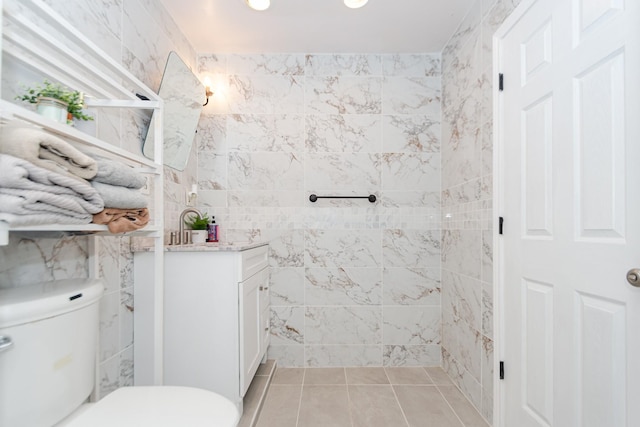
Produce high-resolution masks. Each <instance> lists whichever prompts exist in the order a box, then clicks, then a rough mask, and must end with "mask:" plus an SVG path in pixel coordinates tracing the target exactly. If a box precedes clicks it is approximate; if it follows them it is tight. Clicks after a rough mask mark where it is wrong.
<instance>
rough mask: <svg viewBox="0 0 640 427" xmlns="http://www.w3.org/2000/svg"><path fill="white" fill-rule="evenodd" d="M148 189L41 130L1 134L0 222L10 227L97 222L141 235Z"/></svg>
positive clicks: (128, 173)
mask: <svg viewBox="0 0 640 427" xmlns="http://www.w3.org/2000/svg"><path fill="white" fill-rule="evenodd" d="M89 180H90V181H89ZM144 183H145V180H144V177H143V176H141V175H140V174H138V173H136V172H134V171H133V170H132V169H131V168H130V167H128V166H126V165H122V164H119V163H117V162H113V161H110V160H106V159H98V160H95V159H93V158H91V157H90V156H87V155H86V154H84V153H82V152H80V151H78V150H77V149H75V148H74V147H73V146H72V145H70V144H69V143H67V142H66V141H64V140H62V139H60V138H58V137H56V136H54V135H51V134H49V133H46V132H44V131H42V130H39V129H35V128H31V127H24V126H20V125H7V126H4V127H1V128H0V220H1V221H6V222H7V223H9V224H10V225H11V226H26V225H43V224H88V223H91V222H92V221H93V222H94V223H96V224H107V226H108V227H109V230H110V231H111V232H114V233H119V232H125V231H132V230H137V229H139V228H141V227H144V226H145V225H146V224H147V223H148V222H149V212H148V210H147V209H146V206H147V200H146V198H145V197H144V196H142V194H140V192H139V191H138V189H139V188H141V187H142V186H143V185H144ZM111 208H115V209H111Z"/></svg>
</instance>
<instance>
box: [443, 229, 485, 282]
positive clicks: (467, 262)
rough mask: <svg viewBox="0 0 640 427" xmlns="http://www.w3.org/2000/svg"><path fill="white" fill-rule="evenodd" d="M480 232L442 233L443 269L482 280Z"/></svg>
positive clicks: (450, 231)
mask: <svg viewBox="0 0 640 427" xmlns="http://www.w3.org/2000/svg"><path fill="white" fill-rule="evenodd" d="M480 234H481V232H480V230H443V231H442V268H443V269H446V270H449V271H455V272H457V273H459V274H463V275H467V276H470V277H472V278H474V279H480V270H481V250H482V246H481V236H480Z"/></svg>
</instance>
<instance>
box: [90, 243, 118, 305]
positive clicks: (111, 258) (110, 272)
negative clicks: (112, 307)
mask: <svg viewBox="0 0 640 427" xmlns="http://www.w3.org/2000/svg"><path fill="white" fill-rule="evenodd" d="M97 239H98V240H97V241H96V246H97V247H98V248H99V250H98V265H99V267H98V269H99V273H98V274H99V277H100V278H101V279H102V280H103V282H104V290H105V293H109V292H114V291H116V290H118V289H120V240H119V239H118V238H117V237H98V238H97Z"/></svg>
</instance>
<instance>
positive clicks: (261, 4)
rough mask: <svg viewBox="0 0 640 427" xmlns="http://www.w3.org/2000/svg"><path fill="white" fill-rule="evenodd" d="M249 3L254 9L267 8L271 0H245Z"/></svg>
mask: <svg viewBox="0 0 640 427" xmlns="http://www.w3.org/2000/svg"><path fill="white" fill-rule="evenodd" d="M245 1H246V2H247V5H249V7H250V8H251V9H253V10H267V9H269V6H270V5H271V0H245Z"/></svg>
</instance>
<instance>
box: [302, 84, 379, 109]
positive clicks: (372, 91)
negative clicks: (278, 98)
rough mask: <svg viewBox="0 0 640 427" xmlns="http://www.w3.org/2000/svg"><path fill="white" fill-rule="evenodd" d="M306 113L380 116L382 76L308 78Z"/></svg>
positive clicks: (305, 94) (306, 85)
mask: <svg viewBox="0 0 640 427" xmlns="http://www.w3.org/2000/svg"><path fill="white" fill-rule="evenodd" d="M304 97H305V113H306V114H380V113H382V78H380V77H309V76H307V77H306V80H305V87H304Z"/></svg>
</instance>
